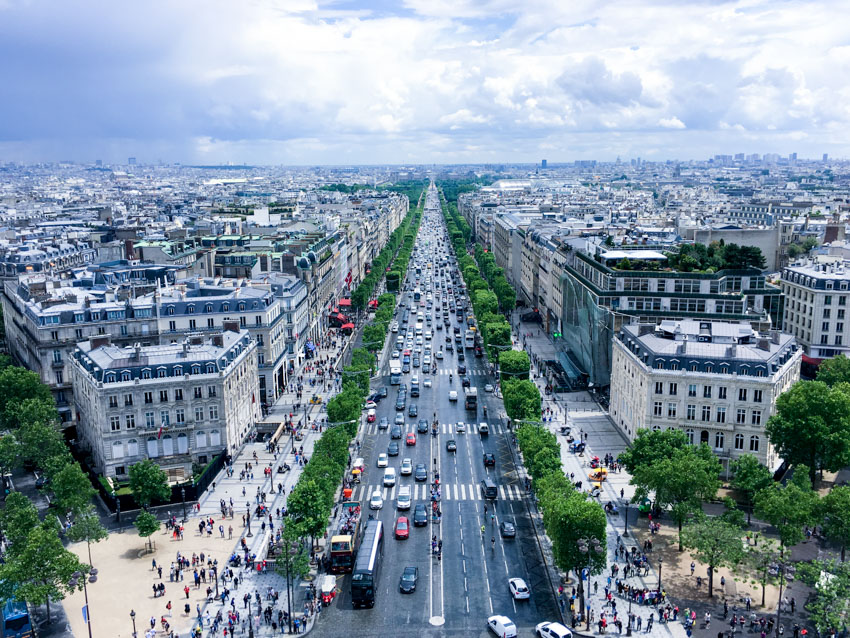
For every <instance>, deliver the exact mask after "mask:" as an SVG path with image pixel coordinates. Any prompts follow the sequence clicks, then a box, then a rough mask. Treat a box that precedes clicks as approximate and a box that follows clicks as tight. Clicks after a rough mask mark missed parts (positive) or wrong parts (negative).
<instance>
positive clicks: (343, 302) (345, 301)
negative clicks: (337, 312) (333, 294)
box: [339, 299, 351, 306]
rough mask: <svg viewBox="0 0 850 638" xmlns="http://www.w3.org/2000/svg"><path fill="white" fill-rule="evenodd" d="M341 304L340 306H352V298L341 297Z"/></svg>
mask: <svg viewBox="0 0 850 638" xmlns="http://www.w3.org/2000/svg"><path fill="white" fill-rule="evenodd" d="M339 305H340V306H350V305H351V299H340V300H339Z"/></svg>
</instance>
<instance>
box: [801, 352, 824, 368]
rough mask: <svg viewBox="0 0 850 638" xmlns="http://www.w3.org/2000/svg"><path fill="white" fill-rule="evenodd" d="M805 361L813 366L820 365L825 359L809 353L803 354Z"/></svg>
mask: <svg viewBox="0 0 850 638" xmlns="http://www.w3.org/2000/svg"><path fill="white" fill-rule="evenodd" d="M803 361H804V362H805V363H808V364H810V365H813V366H819V365H820V364H821V363H823V359H815V358H814V357H810V356H808V355H805V354H804V355H803Z"/></svg>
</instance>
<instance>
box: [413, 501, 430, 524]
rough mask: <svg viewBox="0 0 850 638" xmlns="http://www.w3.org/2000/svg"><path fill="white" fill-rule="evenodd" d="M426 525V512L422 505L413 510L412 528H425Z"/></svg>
mask: <svg viewBox="0 0 850 638" xmlns="http://www.w3.org/2000/svg"><path fill="white" fill-rule="evenodd" d="M427 524H428V512H427V510H426V509H425V506H424V505H423V504H422V503H419V504H418V505H417V506H416V508H415V509H414V510H413V526H414V527H425V526H426V525H427Z"/></svg>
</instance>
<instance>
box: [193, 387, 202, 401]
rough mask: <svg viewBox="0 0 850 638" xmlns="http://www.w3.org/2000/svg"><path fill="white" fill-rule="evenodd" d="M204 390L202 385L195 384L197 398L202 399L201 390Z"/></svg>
mask: <svg viewBox="0 0 850 638" xmlns="http://www.w3.org/2000/svg"><path fill="white" fill-rule="evenodd" d="M202 391H203V389H202V388H201V386H195V388H194V394H195V398H196V399H200V398H202V395H201V392H202Z"/></svg>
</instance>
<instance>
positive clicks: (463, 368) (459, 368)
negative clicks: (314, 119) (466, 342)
mask: <svg viewBox="0 0 850 638" xmlns="http://www.w3.org/2000/svg"><path fill="white" fill-rule="evenodd" d="M462 374H466V366H465V365H460V364H458V366H457V376H460V375H462Z"/></svg>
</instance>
